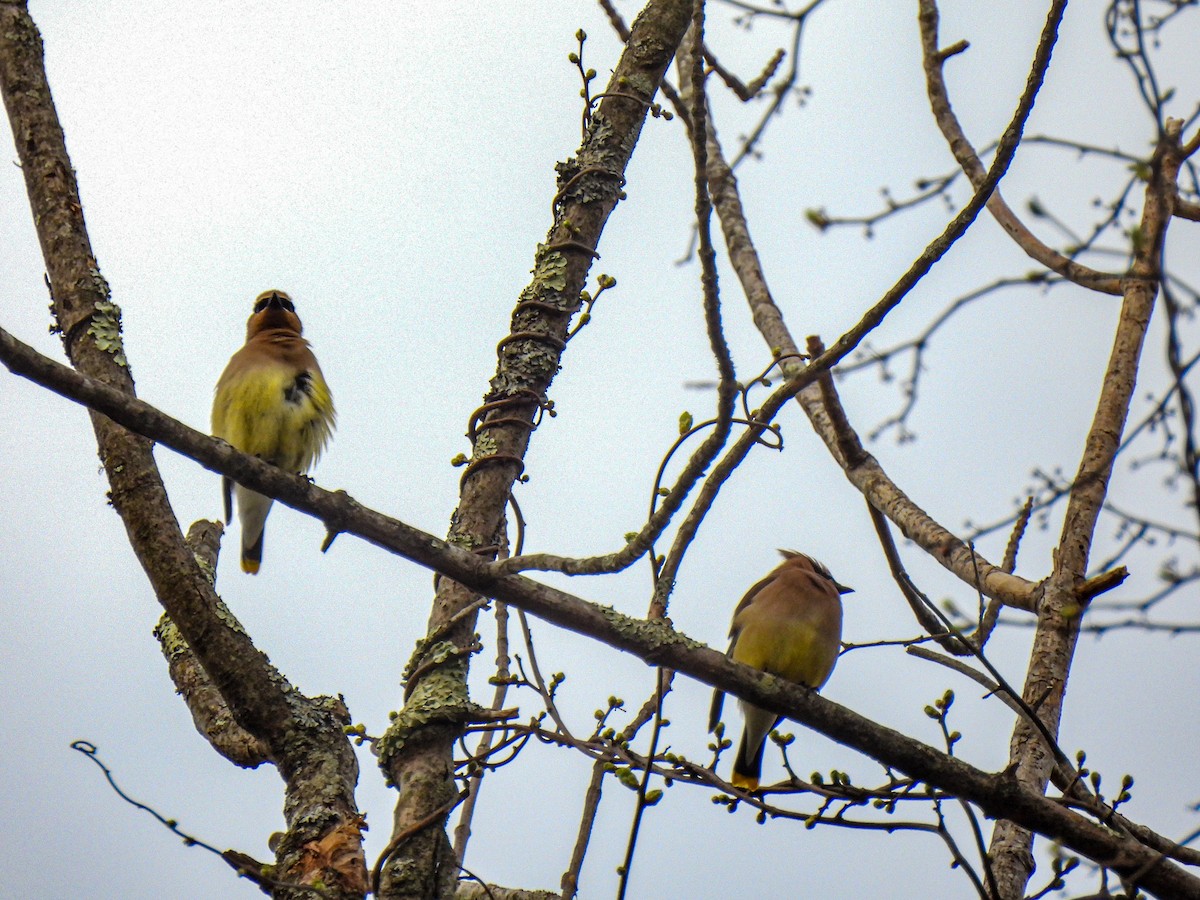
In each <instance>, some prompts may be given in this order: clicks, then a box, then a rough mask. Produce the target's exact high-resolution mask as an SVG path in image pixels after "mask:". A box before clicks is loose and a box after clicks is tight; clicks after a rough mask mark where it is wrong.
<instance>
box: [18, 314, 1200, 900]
mask: <svg viewBox="0 0 1200 900" xmlns="http://www.w3.org/2000/svg"><path fill="white" fill-rule="evenodd" d="M0 359H2V360H3V361H4V362H5V363H6V364H7V365H9V366H10V368H12V369H13V370H14V371H16V372H18V373H19V374H27V375H32V374H34V373H35V372H36V374H37V375H38V376H39V377H38V378H35V379H34V380H38V381H39V383H45V382H50V381H52V382H53V384H52V385H47V386H52V387H53V389H54V390H56V391H57V392H58V393H61V394H63V395H64V396H68V397H71V398H72V399H76V400H79V401H81V402H86V403H89V404H92V405H94V406H96V408H98V409H101V410H103V411H105V413H106V414H111V415H113V416H114V417H116V418H119V419H120V420H121V422H122V424H124V425H126V426H129V427H138V428H142V429H145V430H146V432H147V433H148V434H149V435H150V436H151V437H152V438H153V439H154V440H156V441H158V442H160V443H163V444H166V445H167V446H170V447H171V448H172V449H174V450H177V451H179V452H182V453H185V454H186V455H188V456H190V457H191V458H193V459H196V460H197V461H198V462H201V463H202V464H204V465H206V466H208V467H209V468H212V469H214V470H215V471H219V472H222V473H223V474H227V475H230V476H231V477H234V478H236V479H237V480H238V481H239V482H241V483H243V484H245V485H246V486H247V487H249V488H252V489H253V490H256V491H259V492H261V493H264V494H267V495H271V496H274V497H276V498H277V499H279V500H280V501H281V502H283V503H286V504H287V505H288V506H291V507H293V508H295V509H298V510H300V511H301V512H306V513H308V514H310V515H314V516H316V517H318V518H320V519H322V520H324V521H325V522H326V523H336V525H337V528H338V530H340V531H345V532H347V533H350V534H356V535H358V536H359V537H362V538H364V539H365V540H367V541H370V542H371V543H374V544H376V545H377V546H380V547H384V548H386V549H389V550H391V551H393V552H395V553H397V554H399V555H401V556H403V557H405V558H407V559H410V560H412V561H413V562H416V563H419V564H420V565H423V566H426V567H427V568H430V569H433V570H435V571H437V572H439V573H441V574H442V575H444V576H446V578H449V579H453V580H454V581H456V582H458V583H459V584H461V585H463V586H464V587H465V588H466V589H468V590H471V591H473V592H475V593H476V594H482V595H486V596H490V597H494V598H495V599H497V600H502V601H504V602H506V603H509V604H510V605H512V606H514V607H517V608H519V609H524V610H526V611H527V612H530V613H533V614H534V615H537V616H539V617H540V618H542V619H544V620H546V621H548V622H551V623H553V624H556V625H559V626H561V627H564V628H568V629H570V630H572V631H575V632H577V633H579V634H583V635H586V636H589V637H592V638H595V639H597V640H600V641H603V642H604V643H606V644H608V645H609V646H612V647H615V648H616V649H618V650H623V651H625V652H628V653H632V654H634V655H636V656H638V657H639V658H640V659H642V660H644V661H645V662H646V663H647V664H649V665H652V666H664V667H669V668H672V669H675V670H677V671H679V672H682V673H684V674H686V675H689V676H691V677H693V678H696V679H698V680H700V681H703V682H705V683H706V684H709V685H712V686H714V687H719V688H721V689H722V690H725V691H727V692H729V693H733V694H737V695H738V696H742V697H745V698H746V699H747V700H750V701H751V702H753V703H754V704H756V705H759V706H762V707H764V708H766V709H771V710H774V711H776V712H779V713H780V714H782V715H785V716H787V717H788V718H791V719H794V720H795V721H797V722H801V723H803V724H805V725H807V726H809V727H810V728H814V729H816V730H817V731H820V732H821V733H823V734H826V735H828V736H829V737H831V738H833V739H834V740H836V741H839V742H841V743H843V744H845V745H847V746H849V747H852V748H854V749H856V750H859V751H860V752H862V753H864V754H866V755H867V756H870V757H871V758H873V759H877V760H879V761H880V762H881V763H883V764H884V765H885V766H889V767H891V768H894V769H897V770H899V771H902V772H905V773H907V774H909V775H911V776H912V777H914V778H917V779H919V780H921V781H924V782H926V783H928V784H929V785H931V786H933V787H936V788H939V789H941V790H945V791H948V792H951V793H953V794H955V795H956V796H961V797H963V798H964V799H966V800H969V801H971V802H973V803H977V804H978V805H979V806H980V807H981V808H982V809H983V810H984V811H985V812H986V813H987V814H988V815H991V816H995V817H1008V818H1011V819H1013V820H1014V821H1016V822H1018V823H1020V824H1021V825H1023V826H1024V827H1026V828H1030V829H1032V830H1036V831H1038V832H1039V833H1041V834H1046V835H1047V836H1049V837H1051V838H1053V839H1055V840H1060V841H1062V843H1064V844H1065V845H1066V846H1068V847H1070V848H1071V849H1073V850H1075V851H1076V852H1078V853H1081V854H1083V855H1085V856H1088V857H1089V858H1091V859H1094V860H1096V861H1097V862H1100V863H1101V864H1103V865H1108V866H1110V867H1112V868H1114V869H1116V870H1118V871H1122V872H1127V873H1131V872H1136V871H1137V870H1138V869H1139V868H1140V867H1142V866H1144V865H1148V864H1151V863H1153V862H1154V860H1156V859H1157V858H1158V855H1157V854H1156V853H1154V852H1153V851H1151V850H1149V849H1147V848H1146V847H1143V846H1141V845H1140V844H1137V843H1136V842H1133V841H1130V840H1128V839H1125V838H1122V837H1120V836H1119V835H1116V834H1114V833H1112V832H1111V831H1109V830H1107V829H1104V828H1101V827H1100V826H1097V825H1095V824H1093V823H1092V822H1090V821H1089V820H1087V819H1085V818H1084V817H1082V816H1080V815H1078V814H1077V813H1074V812H1071V811H1069V810H1067V809H1065V808H1064V807H1062V806H1061V805H1059V804H1058V803H1055V802H1054V801H1052V800H1050V799H1048V798H1046V797H1044V796H1042V795H1040V794H1038V793H1036V792H1031V791H1028V790H1025V789H1024V788H1022V787H1020V786H1019V785H1018V784H1017V783H1016V781H1015V780H1014V779H1013V778H1011V777H1009V776H1006V775H1003V774H1001V775H989V774H987V773H984V772H981V771H979V770H977V769H975V768H973V767H971V766H969V765H967V764H965V763H963V762H961V761H960V760H957V759H954V758H953V757H948V756H946V755H945V754H943V753H941V752H939V751H937V750H934V749H933V748H932V747H929V746H927V745H925V744H922V743H921V742H919V741H916V740H913V739H912V738H909V737H907V736H905V735H903V734H900V733H898V732H895V731H893V730H891V729H888V728H885V727H883V726H881V725H878V724H876V723H874V722H872V721H870V720H868V719H865V718H863V717H862V716H859V715H857V714H856V713H854V712H852V711H850V710H848V709H845V708H843V707H841V706H838V705H837V704H834V703H832V702H830V701H828V700H825V699H823V698H821V697H820V696H818V695H817V694H814V693H811V692H809V691H806V690H804V689H803V688H801V687H798V686H796V685H793V684H790V683H787V682H783V681H779V680H777V679H774V678H771V677H770V676H766V675H763V674H762V673H761V672H759V671H757V670H755V669H750V668H747V667H744V666H740V665H738V664H737V663H734V662H732V661H730V660H729V659H728V658H727V657H726V656H725V655H724V654H723V653H720V652H717V651H715V650H711V649H709V648H707V647H705V646H703V645H702V644H700V643H698V642H696V641H693V640H691V639H689V638H687V637H686V636H685V635H683V634H681V633H679V632H678V631H675V630H674V629H673V628H672V627H671V626H670V625H669V624H667V623H665V622H663V621H647V620H639V619H632V618H630V617H628V616H624V615H622V614H620V613H618V612H616V611H614V610H612V609H610V608H608V607H603V606H599V605H597V604H594V603H589V602H586V601H584V600H581V599H579V598H578V597H576V596H574V595H571V594H568V593H566V592H564V591H560V590H556V589H554V588H551V587H547V586H545V585H541V584H538V583H537V582H534V581H531V580H529V579H527V578H525V577H523V576H520V575H503V576H497V575H496V574H495V572H496V569H495V568H493V566H492V564H491V563H489V562H488V561H486V560H484V559H481V558H480V557H479V556H478V555H477V554H474V553H468V552H466V551H463V550H461V549H459V548H457V547H453V546H451V545H450V544H448V543H447V542H445V541H442V540H439V539H438V538H436V537H434V536H433V535H431V534H427V533H425V532H422V531H420V530H418V529H416V528H413V527H411V526H409V525H406V524H405V523H403V522H400V521H398V520H396V519H391V518H389V517H387V516H384V515H382V514H380V513H377V512H375V511H373V510H370V509H366V508H364V507H362V506H360V505H358V504H357V503H355V502H354V501H353V500H352V499H351V498H350V497H349V496H348V495H346V494H345V493H343V492H340V491H339V492H330V491H326V490H323V489H321V488H319V487H317V486H316V485H314V484H312V483H310V482H308V481H306V480H305V479H303V478H299V477H297V476H295V475H290V474H288V473H286V472H284V471H282V470H280V469H277V468H275V467H273V466H270V465H268V464H266V463H264V462H262V461H261V460H258V459H255V458H254V457H250V456H246V455H244V454H241V453H239V452H238V451H236V450H234V449H233V448H232V447H230V446H229V445H228V444H225V443H224V442H222V441H218V440H215V439H214V438H211V437H208V436H207V435H203V434H200V433H199V432H196V431H194V430H192V429H189V428H187V427H186V426H184V425H182V424H180V423H178V422H174V421H173V420H171V419H170V418H169V417H167V416H165V415H163V414H162V413H161V412H159V411H158V410H155V409H154V408H153V407H150V406H149V405H148V404H145V403H143V402H142V401H140V400H135V399H132V398H129V397H127V396H125V395H123V394H121V393H120V392H118V391H115V390H114V389H112V388H109V387H107V386H106V385H102V384H99V383H97V382H95V381H94V380H92V379H88V378H86V377H85V376H82V375H80V374H79V373H77V372H74V371H72V370H70V369H68V368H66V367H65V366H62V365H60V364H58V363H55V362H53V361H52V360H48V359H45V357H41V356H40V355H39V354H37V353H36V352H35V351H33V350H32V349H30V348H28V347H25V346H24V345H22V344H20V343H19V342H18V341H15V340H14V339H13V338H12V337H11V335H9V334H7V333H6V332H4V331H3V330H0ZM1146 840H1150V838H1149V837H1147V838H1146ZM1155 841H1156V843H1157V844H1158V846H1160V847H1167V846H1170V842H1169V841H1167V840H1166V839H1165V838H1162V837H1157V836H1156V837H1155ZM1142 886H1143V887H1144V888H1145V889H1146V890H1148V891H1151V892H1153V893H1157V894H1160V895H1161V896H1172V897H1197V898H1200V879H1196V878H1194V877H1192V876H1191V875H1188V874H1186V873H1185V872H1183V871H1182V870H1180V869H1178V868H1177V867H1176V866H1174V865H1173V864H1169V863H1165V862H1163V863H1159V864H1157V865H1154V866H1153V868H1151V869H1149V870H1148V872H1147V874H1146V876H1145V879H1144V880H1143V881H1142Z"/></svg>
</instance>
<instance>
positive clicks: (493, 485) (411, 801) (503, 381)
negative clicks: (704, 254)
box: [379, 0, 691, 898]
mask: <svg viewBox="0 0 1200 900" xmlns="http://www.w3.org/2000/svg"><path fill="white" fill-rule="evenodd" d="M690 12H691V6H690V4H689V3H688V2H686V0H651V2H649V3H648V4H647V5H646V7H645V9H643V11H642V13H641V14H640V15H639V16H638V18H637V20H636V21H635V22H634V23H633V27H632V29H631V33H630V38H629V41H628V43H627V45H626V47H625V50H624V52H623V53H622V54H621V58H620V60H619V61H618V63H617V65H616V67H615V68H614V71H613V75H612V79H611V80H610V81H609V84H608V86H607V88H606V89H605V91H604V92H603V93H602V94H601V95H599V97H598V99H600V104H599V106H598V107H597V109H596V110H595V112H594V113H593V115H592V116H591V118H590V121H589V124H588V128H587V133H586V135H585V137H584V140H583V144H582V146H581V147H580V149H579V151H578V154H577V155H576V156H575V157H574V158H573V159H571V160H569V161H568V162H566V163H563V164H561V165H560V166H559V191H558V194H557V195H556V197H555V201H554V224H553V225H552V227H551V229H550V233H549V235H548V237H547V240H546V242H545V243H543V244H540V245H539V246H538V248H537V251H536V253H535V258H534V270H533V271H534V275H533V281H532V282H531V283H530V284H529V285H528V286H527V287H526V288H525V289H524V290H523V291H522V292H521V296H520V299H519V301H518V303H517V306H516V309H515V310H514V311H513V316H512V324H511V330H510V332H509V334H508V335H507V336H506V337H505V338H504V339H503V340H502V341H501V342H500V345H499V347H498V348H497V355H498V361H497V368H496V374H495V375H494V376H493V378H492V380H491V386H490V390H489V392H488V393H487V395H486V396H485V398H484V400H485V404H486V405H487V407H488V412H487V413H486V415H484V417H483V418H482V421H480V422H479V423H478V425H477V427H476V429H475V435H476V436H475V440H474V447H473V450H472V458H471V462H470V464H469V465H468V466H467V468H466V470H465V472H464V474H463V477H462V481H461V486H460V496H459V506H458V509H457V510H456V511H455V513H454V516H453V519H452V522H451V527H450V532H449V535H448V540H449V542H450V543H452V544H455V545H457V546H458V547H461V548H465V549H469V550H473V551H475V552H477V553H481V554H484V555H489V556H490V555H492V554H493V553H494V551H495V548H496V547H497V546H498V545H499V544H500V541H499V539H498V538H499V529H500V527H501V523H502V521H503V513H504V507H505V504H506V503H507V502H508V497H509V494H510V492H511V489H512V486H513V483H514V481H515V480H516V478H517V477H518V476H519V475H520V473H521V471H522V470H523V468H524V456H525V452H526V449H527V448H528V446H529V441H530V436H531V434H532V431H533V428H534V423H535V418H536V413H537V411H538V410H539V409H540V408H541V403H542V399H543V398H544V397H545V394H546V391H547V390H548V389H549V386H550V383H551V381H552V379H553V378H554V375H555V374H556V373H557V371H558V368H559V366H560V364H561V360H562V355H563V351H564V349H565V347H566V339H567V334H568V325H569V322H570V319H571V317H572V316H573V315H574V314H575V313H576V312H578V310H579V308H580V299H579V295H580V291H582V289H583V286H584V282H585V279H586V277H587V273H588V270H589V269H590V267H591V264H592V260H593V259H594V258H595V257H596V256H597V255H598V254H597V253H596V246H597V244H598V243H599V240H600V235H601V233H602V231H603V229H604V226H605V223H606V222H607V220H608V217H609V215H610V214H611V213H612V211H613V209H614V208H615V207H616V205H617V203H618V201H619V200H620V199H621V197H622V194H621V186H622V184H623V183H624V173H625V167H626V166H627V165H628V162H629V159H630V158H631V156H632V154H633V150H634V148H635V146H636V144H637V141H638V136H639V135H640V133H641V129H642V125H643V124H644V122H645V120H646V115H647V112H648V111H649V109H650V104H651V102H652V101H653V98H654V95H655V93H656V91H657V90H658V86H659V83H660V82H661V80H662V76H663V73H664V72H665V71H666V68H667V66H668V65H669V64H670V61H671V59H672V57H673V56H674V54H675V49H676V48H677V47H678V46H679V42H680V41H681V40H682V38H683V34H684V31H685V30H686V28H687V25H688V21H689V19H690ZM473 600H474V594H473V593H472V592H471V591H470V590H468V589H467V588H465V587H463V586H461V585H459V584H457V583H455V582H453V581H451V580H450V579H448V578H443V579H441V580H440V581H439V583H438V588H437V592H436V595H435V597H434V602H433V610H432V613H431V615H430V620H429V632H428V636H427V638H426V639H425V640H424V641H422V642H420V645H419V646H418V647H417V649H416V652H415V653H414V655H413V658H412V661H411V662H410V665H409V672H410V673H414V674H413V675H412V678H411V680H410V682H409V683H408V684H407V686H406V699H405V707H404V709H403V710H402V711H401V713H400V714H399V715H398V716H397V717H396V719H395V721H394V722H393V724H392V726H391V727H390V728H389V729H388V731H387V733H386V734H385V735H384V736H383V738H382V739H381V740H380V742H379V751H380V752H379V762H380V766H381V767H382V768H383V770H384V771H385V773H386V774H387V776H388V778H389V779H390V780H391V782H392V783H393V784H395V785H398V786H399V787H400V788H401V791H400V797H399V799H398V801H397V804H396V810H395V816H394V825H393V835H394V836H396V837H398V836H400V835H405V836H406V839H405V841H404V842H403V843H402V845H400V846H398V847H396V849H395V851H394V852H393V854H392V855H391V858H390V859H389V861H388V862H387V864H386V865H385V866H384V867H383V871H382V876H383V877H382V881H381V890H380V896H381V897H382V898H398V897H405V898H407V897H413V898H416V897H439V896H446V895H448V894H449V893H450V892H451V891H452V890H453V882H454V879H455V878H456V875H457V861H456V860H455V858H454V852H453V848H452V847H451V846H450V843H449V840H448V839H447V837H446V834H445V831H444V827H443V822H436V823H433V824H431V825H429V826H428V827H426V828H423V829H419V830H416V831H414V827H415V826H418V825H420V824H422V823H425V822H427V821H429V817H430V816H431V815H432V814H433V813H435V812H436V811H438V810H439V809H443V808H446V804H447V803H448V801H450V800H452V799H453V797H454V796H455V793H456V792H455V788H454V782H453V775H454V763H453V754H452V751H453V746H454V741H455V740H456V739H457V737H458V736H459V735H460V734H461V732H462V727H463V724H464V722H465V721H467V720H468V719H469V717H470V715H471V709H472V707H471V704H470V700H469V698H468V696H467V684H466V676H467V669H468V663H467V655H466V654H467V653H469V647H470V646H471V643H472V640H473V635H474V630H475V615H474V614H468V615H462V616H460V615H459V614H460V612H461V611H462V610H464V609H466V608H467V607H469V606H470V604H471V603H472V602H473ZM417 673H419V674H417ZM395 839H396V838H395V837H394V838H393V840H395Z"/></svg>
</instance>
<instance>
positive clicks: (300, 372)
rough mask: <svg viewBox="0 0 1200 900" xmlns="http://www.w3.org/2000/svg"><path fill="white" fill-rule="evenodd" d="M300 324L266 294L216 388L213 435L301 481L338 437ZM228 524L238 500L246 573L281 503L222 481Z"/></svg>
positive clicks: (282, 298)
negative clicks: (234, 501)
mask: <svg viewBox="0 0 1200 900" xmlns="http://www.w3.org/2000/svg"><path fill="white" fill-rule="evenodd" d="M301 331H302V327H301V325H300V318H299V317H298V316H297V315H296V307H295V305H294V304H293V303H292V298H291V297H289V296H288V295H287V294H285V293H284V292H283V291H263V293H261V294H259V295H258V298H257V299H256V300H255V301H254V312H253V313H252V314H251V316H250V321H249V322H247V323H246V343H245V346H243V347H242V349H240V350H239V351H238V352H237V353H235V354H233V357H232V358H231V359H230V360H229V365H227V366H226V367H225V371H224V372H223V373H222V374H221V378H220V380H219V381H218V382H217V390H216V396H215V397H214V399H213V410H212V431H213V435H214V436H216V437H219V438H222V439H224V440H226V441H228V442H229V443H230V444H232V445H233V446H234V447H236V448H237V449H238V450H241V451H242V452H243V453H250V454H252V455H254V456H257V457H258V458H259V459H262V460H265V461H266V462H269V463H271V464H272V465H275V466H278V467H279V468H281V469H283V470H284V471H287V472H294V473H295V474H297V475H300V474H303V473H304V472H306V471H308V469H309V467H310V466H312V464H313V463H315V462H316V461H317V458H318V457H319V456H320V455H321V451H322V450H324V449H325V444H326V443H328V441H329V437H330V435H331V434H332V433H333V427H334V421H335V413H334V409H333V397H332V395H331V394H330V393H329V386H328V385H327V384H325V377H324V376H323V375H322V374H321V367H320V366H319V365H317V358H316V357H315V356H313V352H312V349H311V348H310V346H309V343H308V341H306V340H305V339H304V338H303V337H301ZM224 489H225V521H226V522H228V521H230V520H231V519H232V517H233V509H232V496H231V494H236V496H237V507H238V519H239V520H240V522H241V525H242V571H243V572H249V573H250V574H252V575H253V574H256V573H257V572H258V569H259V565H260V564H261V563H262V552H263V529H264V527H265V526H266V522H267V513H269V512H270V511H271V504H272V503H274V502H275V501H274V500H272V499H271V498H270V497H264V496H263V495H262V494H258V493H256V492H254V491H252V490H250V489H249V488H245V487H242V486H241V485H240V484H239V485H236V486H235V485H233V483H232V482H231V481H230V479H229V478H225V479H224Z"/></svg>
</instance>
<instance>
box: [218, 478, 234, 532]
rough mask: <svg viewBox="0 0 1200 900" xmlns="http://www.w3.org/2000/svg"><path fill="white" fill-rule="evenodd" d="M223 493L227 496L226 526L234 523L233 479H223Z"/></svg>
mask: <svg viewBox="0 0 1200 900" xmlns="http://www.w3.org/2000/svg"><path fill="white" fill-rule="evenodd" d="M221 491H222V493H224V495H225V524H226V525H228V524H229V523H230V522H232V521H233V479H232V478H229V477H228V476H226V477H223V478H222V479H221Z"/></svg>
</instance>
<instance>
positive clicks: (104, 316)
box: [87, 300, 129, 366]
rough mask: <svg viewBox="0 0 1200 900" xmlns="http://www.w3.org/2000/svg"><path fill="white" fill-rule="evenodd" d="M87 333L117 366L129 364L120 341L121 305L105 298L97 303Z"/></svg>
mask: <svg viewBox="0 0 1200 900" xmlns="http://www.w3.org/2000/svg"><path fill="white" fill-rule="evenodd" d="M87 333H88V335H89V336H90V337H91V338H92V340H94V341H95V342H96V346H97V347H99V348H100V349H101V350H103V351H104V352H105V353H108V354H110V355H111V356H112V358H113V362H115V363H116V364H117V365H118V366H128V365H129V361H128V360H127V359H126V358H125V346H124V344H122V343H121V307H119V306H117V304H115V303H112V302H110V301H107V300H102V301H101V302H99V303H97V304H96V306H95V311H94V312H93V313H92V324H91V325H89V326H88V330H87Z"/></svg>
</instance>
